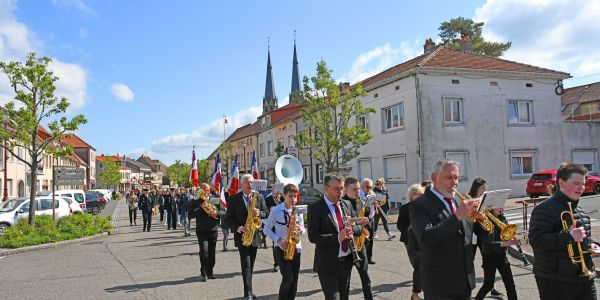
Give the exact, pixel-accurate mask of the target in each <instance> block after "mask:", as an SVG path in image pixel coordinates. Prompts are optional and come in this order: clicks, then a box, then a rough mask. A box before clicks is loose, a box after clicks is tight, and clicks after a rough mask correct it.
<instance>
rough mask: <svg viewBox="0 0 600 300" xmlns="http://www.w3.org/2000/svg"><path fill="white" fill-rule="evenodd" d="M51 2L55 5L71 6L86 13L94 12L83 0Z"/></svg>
mask: <svg viewBox="0 0 600 300" xmlns="http://www.w3.org/2000/svg"><path fill="white" fill-rule="evenodd" d="M52 3H53V4H54V5H56V6H61V7H69V6H73V7H75V8H76V9H77V10H79V11H81V12H84V13H87V14H94V11H93V10H92V8H91V7H90V6H89V5H87V4H86V3H85V1H83V0H52Z"/></svg>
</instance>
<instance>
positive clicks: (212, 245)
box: [190, 183, 227, 282]
mask: <svg viewBox="0 0 600 300" xmlns="http://www.w3.org/2000/svg"><path fill="white" fill-rule="evenodd" d="M200 188H201V189H202V190H203V191H204V197H206V199H209V197H210V186H209V185H208V184H206V183H202V184H200ZM208 201H210V203H212V204H213V205H214V207H215V208H216V209H215V211H212V212H210V214H209V213H207V212H206V210H205V209H204V208H205V207H206V205H207V204H206V203H205V200H204V199H200V198H198V199H194V200H192V202H191V204H190V218H196V237H197V238H198V246H199V247H200V252H199V253H200V281H201V282H205V281H206V278H207V277H208V279H215V277H214V275H213V268H214V266H215V250H216V247H217V237H218V235H219V231H218V230H219V218H221V217H223V216H225V214H226V213H227V211H226V210H225V207H223V205H222V204H221V201H220V200H219V199H216V198H210V200H208Z"/></svg>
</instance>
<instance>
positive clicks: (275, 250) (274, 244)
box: [273, 242, 281, 268]
mask: <svg viewBox="0 0 600 300" xmlns="http://www.w3.org/2000/svg"><path fill="white" fill-rule="evenodd" d="M277 249H279V247H278V246H277V244H276V243H275V242H273V267H274V268H277V266H278V265H279V261H278V260H277ZM279 250H281V249H279Z"/></svg>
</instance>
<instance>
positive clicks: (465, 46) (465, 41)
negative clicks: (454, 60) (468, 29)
mask: <svg viewBox="0 0 600 300" xmlns="http://www.w3.org/2000/svg"><path fill="white" fill-rule="evenodd" d="M460 50H462V51H471V50H473V42H472V41H471V37H470V36H469V35H467V34H463V35H461V36H460Z"/></svg>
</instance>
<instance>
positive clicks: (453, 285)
mask: <svg viewBox="0 0 600 300" xmlns="http://www.w3.org/2000/svg"><path fill="white" fill-rule="evenodd" d="M442 201H443V200H440V199H439V198H438V197H437V196H436V195H435V194H434V193H433V192H432V191H431V188H428V189H426V190H425V194H424V195H422V196H420V197H419V198H417V199H416V200H415V201H413V202H411V204H410V208H409V214H410V224H411V228H412V230H413V231H414V233H415V237H416V239H417V241H418V247H419V253H420V261H421V265H420V269H421V282H422V286H423V290H424V291H425V293H427V294H434V295H441V296H443V295H460V294H463V293H464V292H465V287H467V286H469V287H470V288H471V289H473V288H474V287H475V268H474V266H473V249H472V247H471V245H470V243H471V236H468V235H469V233H466V234H465V232H472V229H469V228H465V227H466V226H468V225H466V224H467V222H464V221H465V220H463V222H461V221H459V220H458V218H457V217H456V215H454V214H452V213H450V212H449V211H448V209H447V208H446V206H445V205H444V204H443V203H442ZM466 229H468V230H466ZM471 235H472V233H471Z"/></svg>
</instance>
